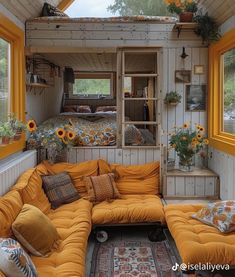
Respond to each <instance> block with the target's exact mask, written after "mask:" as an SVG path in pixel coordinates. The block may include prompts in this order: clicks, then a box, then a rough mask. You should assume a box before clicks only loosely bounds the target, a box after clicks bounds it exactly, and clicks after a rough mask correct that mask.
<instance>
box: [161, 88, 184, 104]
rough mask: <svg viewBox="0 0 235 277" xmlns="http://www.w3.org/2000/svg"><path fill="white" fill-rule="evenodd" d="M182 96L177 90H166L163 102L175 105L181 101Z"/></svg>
mask: <svg viewBox="0 0 235 277" xmlns="http://www.w3.org/2000/svg"><path fill="white" fill-rule="evenodd" d="M181 98H182V96H181V95H180V94H179V93H178V92H177V91H171V92H168V93H167V94H166V96H165V99H164V103H165V104H168V105H172V106H176V105H177V104H178V103H180V102H181Z"/></svg>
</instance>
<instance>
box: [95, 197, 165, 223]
mask: <svg viewBox="0 0 235 277" xmlns="http://www.w3.org/2000/svg"><path fill="white" fill-rule="evenodd" d="M137 222H139V223H142V222H164V211H163V205H162V203H161V199H160V198H159V197H158V196H155V195H122V199H115V200H113V201H112V202H107V201H104V202H101V203H99V204H97V205H95V206H94V207H93V209H92V223H93V224H115V223H116V224H117V223H122V224H123V223H137Z"/></svg>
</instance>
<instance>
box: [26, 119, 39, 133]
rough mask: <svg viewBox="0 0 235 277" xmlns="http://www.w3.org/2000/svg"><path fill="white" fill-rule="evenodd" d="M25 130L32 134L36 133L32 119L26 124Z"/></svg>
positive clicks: (35, 126)
mask: <svg viewBox="0 0 235 277" xmlns="http://www.w3.org/2000/svg"><path fill="white" fill-rule="evenodd" d="M27 129H28V130H29V132H31V133H32V132H34V131H36V129H37V125H36V122H35V121H34V120H33V119H32V120H29V121H28V122H27Z"/></svg>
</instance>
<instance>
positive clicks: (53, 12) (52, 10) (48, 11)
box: [41, 3, 68, 17]
mask: <svg viewBox="0 0 235 277" xmlns="http://www.w3.org/2000/svg"><path fill="white" fill-rule="evenodd" d="M41 16H62V17H68V15H67V14H66V13H64V12H63V11H61V10H60V9H58V8H56V7H54V6H52V5H50V4H48V3H44V5H43V8H42V12H41Z"/></svg>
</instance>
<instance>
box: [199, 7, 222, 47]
mask: <svg viewBox="0 0 235 277" xmlns="http://www.w3.org/2000/svg"><path fill="white" fill-rule="evenodd" d="M194 21H195V22H197V23H198V26H197V27H196V29H195V33H196V34H197V35H198V36H200V37H201V38H202V41H203V43H207V44H210V43H211V42H215V41H218V40H219V39H220V37H221V35H220V32H219V27H218V25H217V23H216V21H215V20H214V19H213V18H212V17H210V16H209V15H208V13H205V14H202V12H201V11H200V12H199V13H198V14H197V15H196V16H195V17H194Z"/></svg>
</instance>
